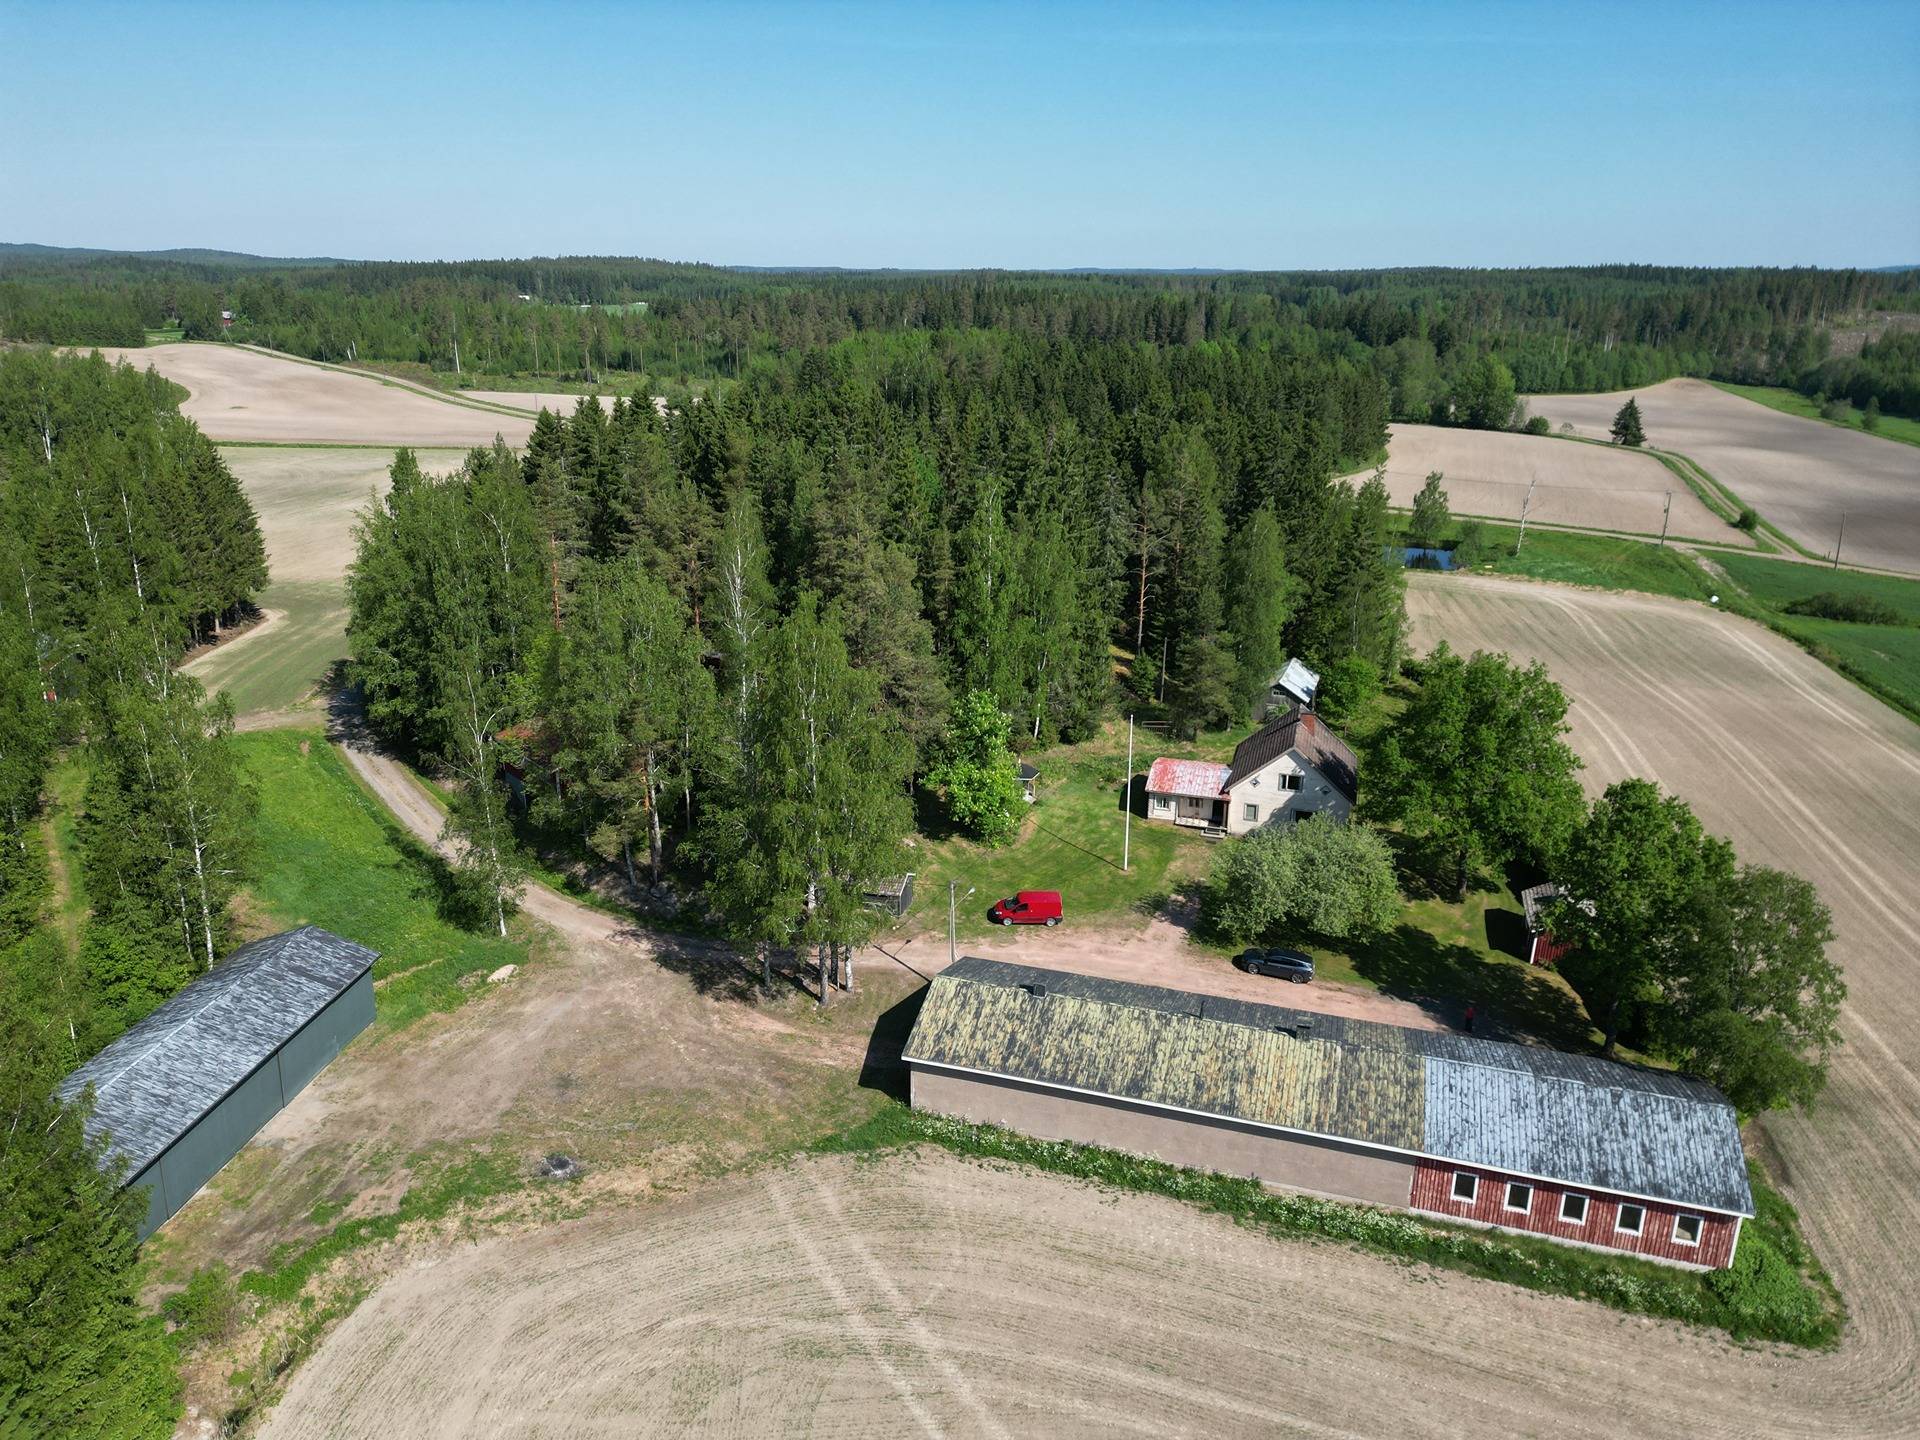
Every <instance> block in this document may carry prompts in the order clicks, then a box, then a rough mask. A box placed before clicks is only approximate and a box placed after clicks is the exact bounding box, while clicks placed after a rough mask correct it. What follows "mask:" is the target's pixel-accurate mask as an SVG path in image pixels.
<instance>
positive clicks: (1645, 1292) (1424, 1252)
mask: <svg viewBox="0 0 1920 1440" xmlns="http://www.w3.org/2000/svg"><path fill="white" fill-rule="evenodd" d="M914 1145H937V1146H939V1147H940V1148H942V1149H944V1150H947V1151H950V1152H951V1153H953V1154H955V1155H960V1156H963V1157H967V1158H971V1159H976V1160H987V1161H1000V1162H1010V1163H1013V1164H1017V1165H1025V1166H1028V1167H1031V1168H1033V1169H1036V1170H1045V1171H1047V1172H1049V1173H1051V1174H1055V1175H1065V1176H1069V1177H1071V1178H1073V1179H1078V1180H1086V1181H1091V1182H1093V1183H1094V1184H1097V1185H1105V1186H1108V1187H1110V1188H1112V1189H1115V1190H1125V1191H1132V1192H1135V1193H1138V1194H1148V1195H1164V1196H1166V1197H1168V1198H1170V1199H1174V1200H1179V1201H1183V1202H1184V1203H1186V1204H1189V1205H1192V1206H1194V1207H1196V1208H1198V1209H1201V1210H1206V1211H1211V1212H1212V1213H1214V1214H1218V1215H1226V1216H1229V1217H1231V1218H1232V1219H1233V1220H1234V1221H1235V1222H1236V1223H1237V1224H1240V1225H1244V1226H1247V1227H1248V1228H1250V1229H1254V1230H1258V1231H1260V1232H1262V1233H1264V1234H1267V1235H1270V1236H1273V1237H1275V1238H1289V1239H1290V1238H1305V1239H1319V1240H1330V1241H1333V1242H1335V1243H1338V1244H1346V1245H1352V1246H1355V1247H1356V1248H1358V1249H1362V1250H1367V1251H1371V1252H1373V1253H1375V1254H1380V1255H1388V1256H1392V1257H1395V1258H1397V1259H1401V1260H1406V1261H1417V1262H1422V1263H1425V1264H1428V1265H1432V1266H1435V1267H1437V1268H1439V1269H1443V1270H1453V1271H1458V1272H1460V1273H1462V1274H1466V1275H1474V1276H1478V1277H1480V1278H1481V1279H1486V1280H1503V1281H1505V1282H1506V1283H1508V1284H1510V1285H1519V1286H1522V1287H1523V1288H1525V1289H1528V1290H1538V1291H1542V1292H1545V1293H1547V1294H1552V1295H1566V1296H1571V1297H1573V1298H1575V1299H1581V1300H1591V1301H1595V1302H1597V1303H1599V1304H1602V1305H1606V1306H1609V1307H1610V1308H1612V1309H1615V1310H1623V1311H1627V1312H1629V1313H1632V1314H1638V1315H1651V1316H1655V1317H1658V1318H1660V1319H1666V1320H1681V1321H1685V1322H1686V1323H1688V1324H1690V1325H1700V1326H1707V1327H1711V1328H1714V1329H1719V1330H1724V1331H1725V1332H1726V1333H1727V1334H1729V1335H1731V1336H1733V1337H1734V1338H1735V1339H1739V1340H1775V1341H1782V1342H1785V1343H1787V1344H1791V1345H1800V1346H1805V1347H1808V1348H1812V1349H1826V1348H1830V1347H1831V1346H1832V1345H1834V1344H1835V1343H1836V1342H1837V1341H1838V1339H1839V1337H1840V1332H1841V1330H1842V1328H1843V1327H1844V1325H1845V1322H1846V1310H1845V1307H1844V1305H1843V1304H1842V1302H1841V1299H1840V1295H1839V1292H1838V1291H1837V1290H1836V1289H1835V1287H1834V1284H1833V1281H1832V1279H1831V1278H1830V1277H1829V1276H1828V1275H1827V1274H1826V1272H1825V1271H1824V1270H1823V1269H1821V1267H1820V1264H1819V1262H1818V1260H1817V1259H1816V1258H1815V1257H1814V1255H1813V1252H1812V1251H1811V1249H1810V1248H1809V1247H1808V1246H1807V1244H1806V1242H1805V1241H1804V1240H1803V1239H1802V1238H1801V1236H1800V1232H1799V1217H1798V1215H1797V1214H1796V1213H1795V1211H1794V1209H1793V1207H1792V1206H1791V1205H1790V1204H1788V1203H1787V1201H1786V1200H1785V1199H1783V1198H1782V1197H1781V1196H1780V1195H1779V1194H1777V1193H1776V1192H1775V1191H1773V1190H1772V1189H1771V1188H1770V1187H1769V1186H1768V1185H1767V1184H1766V1182H1765V1180H1764V1178H1763V1177H1762V1176H1761V1174H1760V1172H1759V1170H1758V1168H1757V1167H1753V1166H1751V1165H1750V1166H1749V1171H1750V1173H1751V1177H1752V1181H1753V1189H1754V1198H1755V1202H1756V1203H1755V1208H1756V1210H1757V1211H1758V1212H1759V1213H1758V1214H1757V1215H1756V1216H1755V1218H1754V1219H1752V1220H1749V1221H1748V1222H1747V1223H1746V1225H1745V1226H1744V1227H1742V1231H1741V1236H1740V1248H1739V1251H1738V1252H1737V1253H1736V1255H1735V1257H1734V1264H1733V1266H1732V1268H1731V1269H1728V1270H1724V1271H1716V1272H1710V1273H1705V1274H1702V1273H1699V1272H1696V1271H1688V1270H1678V1269H1674V1268H1673V1267H1671V1266H1666V1265H1656V1264H1653V1263H1652V1262H1650V1261H1645V1260H1637V1259H1634V1258H1632V1257H1630V1256H1615V1255H1602V1254H1597V1253H1594V1252H1592V1251H1586V1250H1576V1249H1573V1248H1571V1247H1569V1246H1564V1245H1557V1244H1555V1243H1554V1242H1552V1241H1551V1240H1536V1239H1534V1238H1533V1237H1531V1236H1525V1235H1508V1234H1504V1233H1501V1232H1497V1231H1483V1230H1476V1229H1470V1228H1467V1227H1465V1226H1459V1225H1449V1224H1446V1223H1445V1222H1442V1221H1438V1220H1432V1221H1430V1220H1427V1219H1425V1218H1422V1217H1418V1216H1414V1215H1408V1214H1403V1213H1401V1212H1398V1211H1389V1210H1380V1209H1376V1208H1374V1207H1372V1206H1368V1205H1359V1204H1349V1203H1346V1202H1343V1201H1338V1200H1322V1199H1318V1198H1316V1197H1313V1196H1308V1195H1291V1194H1283V1193H1279V1192H1275V1191H1272V1190H1268V1189H1267V1188H1266V1187H1265V1186H1263V1185H1261V1184H1260V1183H1259V1182H1258V1181H1256V1180H1248V1179H1241V1178H1238V1177H1235V1176H1229V1175H1216V1174H1210V1173H1207V1172H1205V1171H1199V1170H1186V1169H1182V1168H1181V1167H1179V1166H1177V1165H1168V1164H1166V1163H1165V1162H1163V1161H1159V1160H1148V1159H1144V1158H1142V1157H1140V1156H1137V1155H1128V1154H1125V1153H1123V1152H1121V1151H1117V1150H1108V1149H1104V1148H1102V1147H1099V1146H1094V1145H1075V1144H1072V1143H1070V1142H1067V1141H1054V1140H1035V1139H1032V1138H1030V1137H1028V1136H1025V1135H1020V1134H1017V1133H1015V1132H1013V1131H1011V1130H1003V1129H1001V1128H1000V1127H998V1126H995V1125H974V1124H970V1123H968V1122H966V1121H963V1120H954V1119H951V1118H949V1117H947V1116H943V1115H930V1114H927V1113H925V1112H923V1111H918V1110H912V1109H909V1108H908V1107H907V1106H905V1105H902V1104H900V1103H898V1102H897V1101H896V1102H893V1103H891V1104H889V1105H888V1106H886V1107H885V1108H884V1109H882V1110H880V1111H878V1112H876V1113H875V1114H874V1116H873V1117H872V1118H871V1119H869V1120H867V1121H866V1122H864V1123H863V1124H860V1125H858V1126H855V1127H854V1128H853V1129H851V1130H848V1131H845V1132H843V1133H841V1134H839V1135H835V1136H832V1137H830V1138H828V1139H827V1140H825V1141H822V1142H821V1143H820V1144H819V1145H818V1146H816V1147H815V1148H816V1149H817V1150H819V1151H821V1152H823V1153H831V1154H852V1155H879V1154H885V1153H887V1152H889V1151H895V1150H900V1149H903V1148H906V1147H909V1146H914Z"/></svg>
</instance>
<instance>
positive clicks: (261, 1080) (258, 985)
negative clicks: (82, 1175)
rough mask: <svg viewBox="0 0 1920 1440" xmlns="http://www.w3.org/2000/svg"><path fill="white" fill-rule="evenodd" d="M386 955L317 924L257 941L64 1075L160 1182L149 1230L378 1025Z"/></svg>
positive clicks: (102, 1127) (151, 1194)
mask: <svg viewBox="0 0 1920 1440" xmlns="http://www.w3.org/2000/svg"><path fill="white" fill-rule="evenodd" d="M378 958H379V957H378V956H377V955H375V954H374V952H373V951H371V950H369V949H367V948H366V947H365V946H364V945H356V944H354V943H353V942H352V941H351V940H344V939H342V938H341V937H340V936H338V935H335V934H333V933H332V932H331V931H328V930H322V929H320V928H319V927H318V926H316V925H307V926H303V927H302V928H301V929H298V930H289V931H287V932H286V933H284V934H281V935H272V936H269V937H267V938H266V939H264V940H255V941H254V942H252V943H251V944H249V945H243V946H241V947H240V948H239V949H238V950H236V951H234V952H233V954H231V955H229V956H228V957H227V958H226V959H225V960H223V961H221V963H220V964H218V965H216V966H215V967H214V968H213V969H211V970H209V971H208V972H207V973H206V974H204V975H202V976H200V977H198V978H197V979H195V980H193V981H192V982H191V983H189V984H188V985H187V986H186V987H185V988H184V989H182V990H181V991H180V992H179V993H178V994H176V995H174V996H173V997H172V998H171V999H169V1000H168V1001H167V1002H166V1003H165V1004H164V1005H162V1006H161V1007H160V1008H159V1009H158V1010H155V1011H154V1012H153V1013H152V1014H151V1015H149V1016H147V1017H146V1019H144V1020H142V1021H140V1023H139V1024H137V1025H135V1026H134V1027H133V1028H132V1029H130V1030H129V1031H127V1033H126V1034H124V1035H122V1036H121V1037H120V1038H119V1039H118V1040H116V1041H114V1042H113V1043H112V1044H111V1045H109V1046H107V1048H106V1049H104V1050H102V1051H101V1052H100V1053H99V1054H98V1055H96V1056H94V1057H93V1058H92V1059H91V1060H89V1061H88V1062H87V1063H86V1064H84V1065H82V1066H81V1067H80V1068H79V1069H78V1070H75V1071H74V1072H73V1073H72V1074H71V1075H69V1076H67V1078H66V1079H65V1080H63V1081H62V1082H61V1083H60V1087H59V1093H60V1097H61V1099H63V1100H67V1101H73V1100H77V1099H79V1098H80V1097H81V1096H82V1094H83V1093H84V1092H86V1091H87V1090H89V1089H91V1091H92V1096H93V1109H92V1111H91V1112H90V1114H89V1115H88V1118H87V1132H88V1134H89V1135H104V1136H105V1137H106V1140H107V1157H108V1160H109V1162H110V1163H117V1164H119V1165H121V1166H123V1167H124V1170H123V1174H124V1176H125V1179H126V1183H127V1184H128V1185H131V1186H139V1187H144V1188H145V1189H146V1190H147V1191H148V1202H147V1215H146V1219H145V1220H144V1221H143V1222H142V1224H141V1226H140V1232H139V1233H140V1236H141V1238H142V1239H144V1238H146V1236H148V1235H150V1234H151V1233H152V1232H153V1231H154V1230H156V1229H158V1228H159V1227H160V1226H161V1225H162V1224H164V1223H165V1222H166V1220H167V1219H168V1218H169V1217H170V1216H172V1215H173V1214H174V1212H175V1211H177V1210H179V1208H180V1207H181V1206H182V1205H184V1204H186V1203H187V1201H188V1200H189V1199H191V1198H192V1197H193V1195H194V1193H195V1192H196V1191H198V1190H199V1189H200V1187H201V1186H202V1185H204V1184H206V1183H207V1181H208V1180H210V1179H212V1178H213V1176H214V1175H215V1174H216V1173H217V1172H218V1171H219V1169H220V1167H221V1166H223V1165H225V1164H226V1163H227V1161H229V1160H231V1159H232V1158H233V1157H234V1156H235V1155H237V1154H238V1153H239V1152H240V1148H241V1147H242V1146H243V1145H245V1144H246V1143H247V1141H248V1140H250V1139H251V1138H253V1135H254V1134H255V1133H256V1132H257V1131H258V1130H259V1129H260V1127H261V1126H262V1125H264V1124H266V1123H267V1121H268V1120H270V1119H272V1118H273V1116H274V1115H275V1114H277V1113H278V1112H279V1111H280V1109H281V1108H282V1107H283V1106H284V1105H285V1104H286V1103H287V1102H288V1101H290V1100H291V1099H292V1098H293V1097H294V1096H295V1095H297V1094H298V1093H299V1092H300V1091H301V1090H302V1089H303V1088H305V1086H306V1084H307V1082H308V1081H310V1080H312V1079H313V1077H314V1076H315V1075H317V1074H319V1073H320V1071H321V1070H322V1069H323V1068H324V1067H325V1066H326V1064H327V1063H328V1062H329V1061H330V1060H332V1059H333V1057H334V1056H335V1055H337V1054H339V1053H340V1051H341V1050H342V1049H343V1048H344V1047H345V1045H346V1044H347V1042H348V1041H350V1040H351V1039H353V1037H354V1036H355V1035H357V1034H359V1033H360V1032H361V1031H362V1030H364V1029H365V1028H366V1027H367V1026H368V1025H369V1024H370V1023H371V1022H372V1020H373V1011H374V1001H373V973H372V972H373V962H374V961H375V960H377V959H378Z"/></svg>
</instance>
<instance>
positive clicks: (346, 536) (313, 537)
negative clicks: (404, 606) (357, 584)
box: [184, 445, 465, 714]
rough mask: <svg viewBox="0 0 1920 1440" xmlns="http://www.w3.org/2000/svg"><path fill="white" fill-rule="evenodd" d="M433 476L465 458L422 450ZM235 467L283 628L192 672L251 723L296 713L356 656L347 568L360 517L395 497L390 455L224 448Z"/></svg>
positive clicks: (219, 652) (249, 639)
mask: <svg viewBox="0 0 1920 1440" xmlns="http://www.w3.org/2000/svg"><path fill="white" fill-rule="evenodd" d="M417 453H418V455H419V460H420V464H421V467H422V468H423V469H424V470H426V472H427V473H428V474H436V473H439V472H442V471H447V470H452V469H455V468H457V467H458V466H459V464H460V461H461V458H462V456H463V455H464V453H465V452H464V451H460V450H421V451H419V452H417ZM220 455H221V458H222V459H223V460H225V461H226V462H227V468H228V469H230V470H232V471H233V473H234V476H235V478H236V479H238V480H239V481H240V484H241V487H242V488H243V489H244V490H245V491H246V492H247V497H248V498H249V499H250V500H252V501H253V508H254V510H255V511H256V512H257V513H258V515H259V516H260V530H261V534H262V535H263V536H264V537H265V539H266V542H267V565H268V572H269V575H270V577H271V578H270V580H269V583H268V585H267V588H266V590H265V592H264V593H263V594H262V596H261V605H262V607H263V608H265V609H267V610H269V611H272V612H276V614H277V618H276V619H275V620H273V621H272V622H271V623H270V624H269V625H268V626H266V627H265V628H264V629H262V630H260V631H257V632H249V633H248V634H247V635H245V636H243V637H240V638H239V639H238V640H236V641H235V642H234V643H232V644H231V645H219V646H216V647H214V648H213V649H212V650H209V651H207V652H206V653H205V654H202V655H200V656H197V657H196V658H195V659H193V660H192V661H190V662H189V663H188V664H187V665H186V666H185V667H184V668H185V669H186V671H187V672H188V673H189V674H192V675H197V676H198V677H199V678H200V681H201V683H202V684H204V685H205V686H206V687H207V688H208V689H209V690H219V689H224V690H227V691H228V692H229V693H231V694H232V696H233V702H234V706H235V708H236V709H238V710H239V711H241V713H243V714H246V713H251V712H254V711H260V710H281V709H286V708H288V707H290V706H292V705H294V704H296V703H297V702H299V701H300V700H301V699H303V698H304V697H305V696H306V695H307V694H308V693H309V692H310V691H311V690H312V689H313V687H314V686H315V684H317V683H318V681H319V680H320V678H321V677H322V676H323V675H325V673H326V671H327V667H328V666H329V665H330V664H331V663H332V662H333V661H334V660H336V659H338V658H340V657H341V656H343V655H345V654H346V653H347V645H346V625H347V592H346V572H347V566H348V565H349V564H351V563H352V561H353V522H354V516H355V515H356V514H357V513H358V512H359V511H361V510H362V509H364V508H365V507H366V505H367V503H368V501H369V500H371V499H373V498H375V497H377V496H379V495H383V494H385V493H386V488H387V467H388V466H390V465H391V464H392V463H393V452H392V451H390V450H371V449H368V450H327V449H297V448H292V447H288V448H280V447H277V446H275V447H254V446H244V445H241V446H234V445H229V446H224V447H222V449H221V451H220Z"/></svg>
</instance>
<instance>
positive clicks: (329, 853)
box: [233, 730, 527, 1028]
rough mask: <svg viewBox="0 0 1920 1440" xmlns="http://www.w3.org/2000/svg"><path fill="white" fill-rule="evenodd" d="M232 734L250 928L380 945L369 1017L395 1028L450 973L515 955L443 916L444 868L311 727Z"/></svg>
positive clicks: (443, 986)
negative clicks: (248, 794) (250, 835)
mask: <svg viewBox="0 0 1920 1440" xmlns="http://www.w3.org/2000/svg"><path fill="white" fill-rule="evenodd" d="M233 743H234V745H235V747H236V748H237V749H238V751H239V754H240V756H241V760H242V763H243V764H244V765H245V766H246V768H247V771H248V773H249V774H250V775H251V776H252V777H253V780H254V783H255V784H256V785H257V786H258V787H259V792H260V824H259V840H258V844H257V846H256V848H255V852H254V853H255V864H256V868H257V876H258V878H257V879H256V880H255V881H254V884H253V887H252V902H253V909H254V911H255V912H256V913H257V915H258V917H259V919H260V920H261V921H263V922H265V923H263V924H262V925H261V927H260V928H261V929H263V930H265V929H272V930H280V929H286V928H289V927H292V926H296V925H307V924H312V925H321V926H324V927H326V928H327V929H329V930H332V931H335V932H336V933H338V934H341V935H344V936H346V937H347V938H348V939H349V940H354V941H357V942H359V943H360V944H362V945H366V946H369V947H371V948H372V949H375V950H378V951H379V952H380V960H379V963H378V964H376V965H375V966H374V971H373V973H374V980H375V983H376V985H377V987H378V988H377V996H378V1005H379V1022H378V1023H379V1024H380V1025H381V1026H382V1027H384V1028H392V1027H395V1026H399V1025H405V1024H407V1023H408V1022H409V1021H411V1020H415V1019H418V1018H419V1017H420V1016H422V1015H425V1014H428V1013H430V1012H432V1011H436V1010H450V1009H452V1008H453V1007H454V1006H456V1005H458V1004H459V1003H460V1002H461V1000H462V999H464V998H465V996H466V994H467V991H466V990H464V989H462V988H461V986H460V983H459V981H460V979H461V977H462V976H467V975H473V974H476V973H478V974H485V973H487V972H488V971H491V970H493V969H496V968H497V967H499V966H501V965H505V964H508V963H514V964H523V963H525V961H526V959H527V946H526V943H525V942H524V940H522V939H520V938H518V937H517V936H516V938H511V939H507V940H501V939H497V938H495V937H494V936H491V935H488V934H486V933H484V932H480V931H476V930H469V929H467V928H464V927H463V926H462V925H461V924H459V923H456V920H455V919H454V918H453V917H454V915H455V914H456V913H457V909H458V907H457V905H456V904H455V903H454V902H453V901H452V899H451V897H450V894H449V889H448V886H447V884H446V869H445V866H444V865H443V864H442V863H441V862H440V861H439V859H438V858H437V857H434V856H432V855H430V854H429V853H428V852H427V850H426V848H425V847H424V846H422V845H420V844H419V843H418V842H417V841H415V840H414V839H413V837H412V836H410V835H408V834H407V833H406V832H405V831H404V830H402V829H401V828H400V826H399V824H398V823H397V822H396V821H395V820H393V818H392V817H391V816H389V815H388V814H387V812H386V809H385V808H384V807H383V806H382V805H381V804H380V803H379V802H378V801H377V800H375V799H374V798H373V796H371V795H370V794H368V793H367V791H366V790H364V789H363V788H362V787H361V786H360V784H359V782H358V781H356V780H355V779H354V778H353V775H352V774H351V773H350V772H349V771H348V769H347V767H346V764H345V762H344V761H342V760H341V758H340V757H339V755H338V754H337V753H336V752H335V751H334V749H333V747H332V746H331V745H329V744H327V742H326V739H325V738H324V737H323V736H322V735H321V733H320V732H319V731H318V730H261V731H255V732H253V733H251V734H246V735H236V736H235V737H234V740H233Z"/></svg>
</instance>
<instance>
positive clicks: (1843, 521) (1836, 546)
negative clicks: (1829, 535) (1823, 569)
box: [1833, 510, 1847, 570]
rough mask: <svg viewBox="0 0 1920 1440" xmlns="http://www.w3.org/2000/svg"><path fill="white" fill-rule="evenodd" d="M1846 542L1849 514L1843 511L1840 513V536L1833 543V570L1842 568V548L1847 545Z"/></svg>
mask: <svg viewBox="0 0 1920 1440" xmlns="http://www.w3.org/2000/svg"><path fill="white" fill-rule="evenodd" d="M1846 540H1847V512H1846V511H1844V510H1842V511H1841V512H1840V536H1839V538H1838V539H1837V540H1835V541H1834V542H1833V568H1834V569H1835V570H1838V569H1839V568H1840V547H1841V546H1842V545H1844V544H1845V543H1846Z"/></svg>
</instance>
